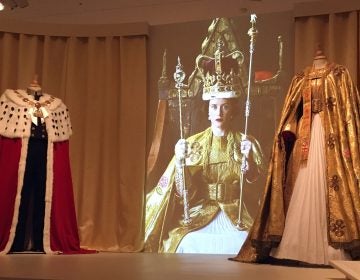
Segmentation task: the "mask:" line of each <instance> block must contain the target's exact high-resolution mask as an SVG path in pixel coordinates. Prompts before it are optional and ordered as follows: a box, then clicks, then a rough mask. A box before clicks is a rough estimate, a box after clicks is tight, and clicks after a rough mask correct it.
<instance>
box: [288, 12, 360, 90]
mask: <svg viewBox="0 0 360 280" xmlns="http://www.w3.org/2000/svg"><path fill="white" fill-rule="evenodd" d="M359 30H360V28H359V11H357V10H354V11H349V12H341V13H329V14H322V15H309V16H301V17H297V18H295V72H298V71H300V70H302V69H304V68H305V67H306V66H309V65H311V64H312V58H313V57H314V54H315V51H316V49H317V46H318V45H319V46H320V48H321V49H322V50H323V52H324V54H325V55H326V56H327V57H328V60H329V61H330V62H335V63H338V64H342V65H344V66H346V67H347V68H348V70H349V71H350V74H351V76H352V78H353V80H354V82H355V83H356V84H357V85H358V86H359V82H360V74H359V63H360V55H359V43H360V34H359Z"/></svg>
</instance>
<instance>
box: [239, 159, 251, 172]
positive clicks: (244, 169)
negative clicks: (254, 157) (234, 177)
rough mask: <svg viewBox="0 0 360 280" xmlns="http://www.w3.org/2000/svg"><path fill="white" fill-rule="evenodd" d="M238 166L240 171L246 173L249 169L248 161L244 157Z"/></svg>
mask: <svg viewBox="0 0 360 280" xmlns="http://www.w3.org/2000/svg"><path fill="white" fill-rule="evenodd" d="M240 168H241V171H242V173H246V172H247V171H249V163H248V161H247V160H246V159H243V160H242V162H241V166H240Z"/></svg>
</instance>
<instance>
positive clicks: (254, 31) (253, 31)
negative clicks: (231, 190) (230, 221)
mask: <svg viewBox="0 0 360 280" xmlns="http://www.w3.org/2000/svg"><path fill="white" fill-rule="evenodd" d="M250 23H251V28H250V29H249V30H248V35H249V36H250V48H249V52H250V60H249V77H248V86H247V95H246V102H245V129H244V133H243V136H242V140H245V139H246V137H247V129H248V119H249V115H250V89H251V74H252V61H253V54H254V49H255V37H256V35H257V34H258V31H257V29H256V27H255V23H256V15H255V14H251V16H250ZM245 166H246V157H245V155H243V156H242V159H241V169H240V197H239V216H238V220H237V224H236V226H237V228H238V229H240V230H244V229H245V228H246V226H245V224H244V223H243V221H242V212H243V205H242V204H243V203H242V200H243V187H244V171H243V167H245Z"/></svg>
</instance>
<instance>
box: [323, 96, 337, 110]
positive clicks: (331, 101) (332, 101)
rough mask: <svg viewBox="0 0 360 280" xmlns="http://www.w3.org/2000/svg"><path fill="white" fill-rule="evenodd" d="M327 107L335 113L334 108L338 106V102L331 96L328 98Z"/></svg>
mask: <svg viewBox="0 0 360 280" xmlns="http://www.w3.org/2000/svg"><path fill="white" fill-rule="evenodd" d="M325 103H326V106H327V107H328V109H329V111H331V112H332V111H333V110H334V106H335V104H336V100H335V98H334V97H332V96H329V97H328V98H326V102H325Z"/></svg>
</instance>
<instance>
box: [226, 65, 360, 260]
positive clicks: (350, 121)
mask: <svg viewBox="0 0 360 280" xmlns="http://www.w3.org/2000/svg"><path fill="white" fill-rule="evenodd" d="M314 75H315V76H317V78H319V79H320V80H321V84H322V86H321V99H322V102H323V106H322V111H321V112H320V113H319V114H320V117H321V121H322V125H323V127H324V131H325V138H326V139H324V140H325V143H326V147H325V149H326V151H325V155H326V166H327V167H326V177H327V182H326V185H327V190H326V192H327V198H326V203H327V222H328V223H327V231H328V240H329V245H330V246H332V247H334V248H343V249H345V250H346V251H347V252H349V253H350V255H351V256H352V258H353V259H357V258H359V257H360V196H359V179H360V158H359V146H360V139H359V137H360V135H359V133H360V116H359V113H360V107H359V106H360V97H359V93H358V91H357V89H356V87H355V86H354V84H353V82H352V80H351V77H350V75H349V73H348V71H347V69H346V68H345V67H344V66H341V65H337V64H329V65H328V66H327V67H326V68H325V69H322V70H319V71H318V72H317V73H314V72H313V71H312V70H311V69H310V68H307V69H305V70H304V72H303V73H300V74H298V75H296V76H295V77H294V78H293V80H292V83H291V85H290V88H289V91H288V94H287V97H286V99H285V103H284V107H283V110H282V115H281V120H280V124H279V127H278V130H277V134H276V138H275V139H274V144H273V149H272V157H271V159H270V164H269V170H268V176H267V179H266V185H265V189H264V195H263V198H262V203H261V206H260V211H259V213H258V215H257V217H256V219H255V222H254V224H253V226H252V228H251V230H250V232H249V235H248V238H247V240H246V241H245V243H244V245H243V247H242V248H241V249H240V252H239V254H238V256H237V257H235V258H234V259H233V260H237V261H244V262H261V261H263V260H265V259H266V258H267V257H268V256H269V253H270V250H271V248H272V247H276V246H278V244H279V243H280V241H281V237H282V234H283V230H284V224H285V217H286V210H287V206H288V203H289V201H290V198H291V193H292V188H293V185H294V182H295V179H296V176H297V173H298V169H299V167H300V164H301V162H300V161H301V158H302V153H303V152H304V151H303V148H304V139H305V140H306V136H307V135H306V134H304V126H305V124H306V123H307V120H306V118H305V117H304V116H306V113H305V112H307V111H306V110H308V109H309V108H307V106H308V100H305V99H306V94H305V93H306V92H307V91H308V89H309V86H310V83H311V79H312V78H314ZM310 109H311V108H310ZM310 117H311V116H310ZM310 121H311V119H310ZM305 147H306V144H305Z"/></svg>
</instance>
